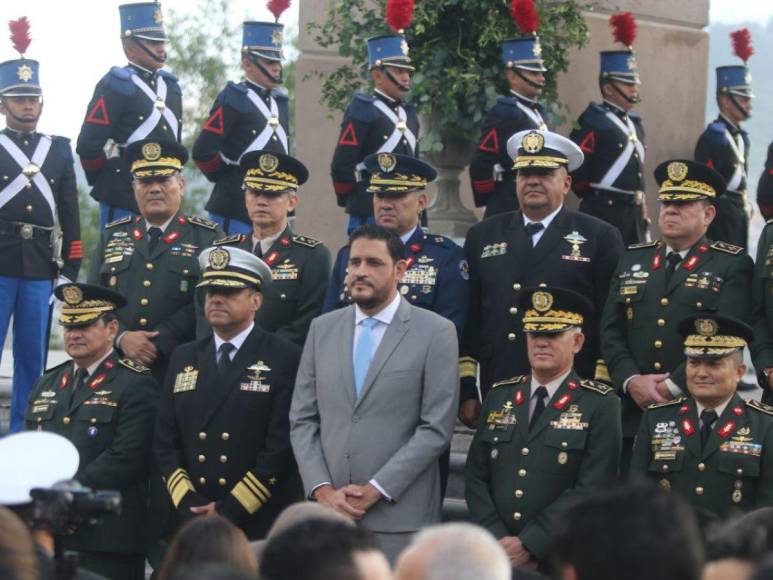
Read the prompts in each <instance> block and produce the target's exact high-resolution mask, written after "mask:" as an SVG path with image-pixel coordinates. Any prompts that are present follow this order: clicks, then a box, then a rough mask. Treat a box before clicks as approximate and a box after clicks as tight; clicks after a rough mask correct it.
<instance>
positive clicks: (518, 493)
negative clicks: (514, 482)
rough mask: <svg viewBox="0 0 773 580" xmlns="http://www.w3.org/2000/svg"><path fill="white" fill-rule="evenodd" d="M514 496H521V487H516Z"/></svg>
mask: <svg viewBox="0 0 773 580" xmlns="http://www.w3.org/2000/svg"><path fill="white" fill-rule="evenodd" d="M515 497H517V498H521V497H523V490H522V489H516V490H515Z"/></svg>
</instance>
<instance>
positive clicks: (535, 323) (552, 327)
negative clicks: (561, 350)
mask: <svg viewBox="0 0 773 580" xmlns="http://www.w3.org/2000/svg"><path fill="white" fill-rule="evenodd" d="M582 323H583V317H582V315H581V314H578V313H576V312H568V311H566V310H548V311H546V312H539V311H537V310H527V311H526V314H524V316H523V330H524V332H561V331H564V330H566V329H568V328H571V327H573V326H582Z"/></svg>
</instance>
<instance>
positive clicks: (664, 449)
mask: <svg viewBox="0 0 773 580" xmlns="http://www.w3.org/2000/svg"><path fill="white" fill-rule="evenodd" d="M682 443H683V442H682V435H681V434H680V433H679V428H678V427H677V425H676V421H661V422H660V423H658V424H657V425H655V432H654V433H653V434H652V438H651V439H650V446H651V447H652V453H653V454H654V457H655V460H656V461H657V460H660V461H673V460H674V459H676V454H677V452H679V451H684V445H683V444H682Z"/></svg>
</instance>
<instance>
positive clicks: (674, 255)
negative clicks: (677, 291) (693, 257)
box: [666, 252, 682, 284]
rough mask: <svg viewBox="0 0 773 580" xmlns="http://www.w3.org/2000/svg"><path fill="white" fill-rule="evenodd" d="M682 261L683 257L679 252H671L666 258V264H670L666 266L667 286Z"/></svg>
mask: <svg viewBox="0 0 773 580" xmlns="http://www.w3.org/2000/svg"><path fill="white" fill-rule="evenodd" d="M681 261H682V256H680V255H679V252H671V253H669V254H668V256H666V262H668V264H667V265H666V284H668V283H669V282H670V281H671V276H672V275H673V274H674V272H676V267H677V265H678V264H679V262H681Z"/></svg>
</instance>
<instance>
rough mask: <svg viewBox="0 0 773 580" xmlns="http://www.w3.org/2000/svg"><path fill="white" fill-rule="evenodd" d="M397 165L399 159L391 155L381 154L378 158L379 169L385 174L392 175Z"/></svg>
mask: <svg viewBox="0 0 773 580" xmlns="http://www.w3.org/2000/svg"><path fill="white" fill-rule="evenodd" d="M396 165H397V158H396V157H395V156H394V155H392V154H391V153H380V154H379V156H378V167H379V169H381V171H383V172H384V173H391V172H392V170H394V168H395V166H396Z"/></svg>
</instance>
